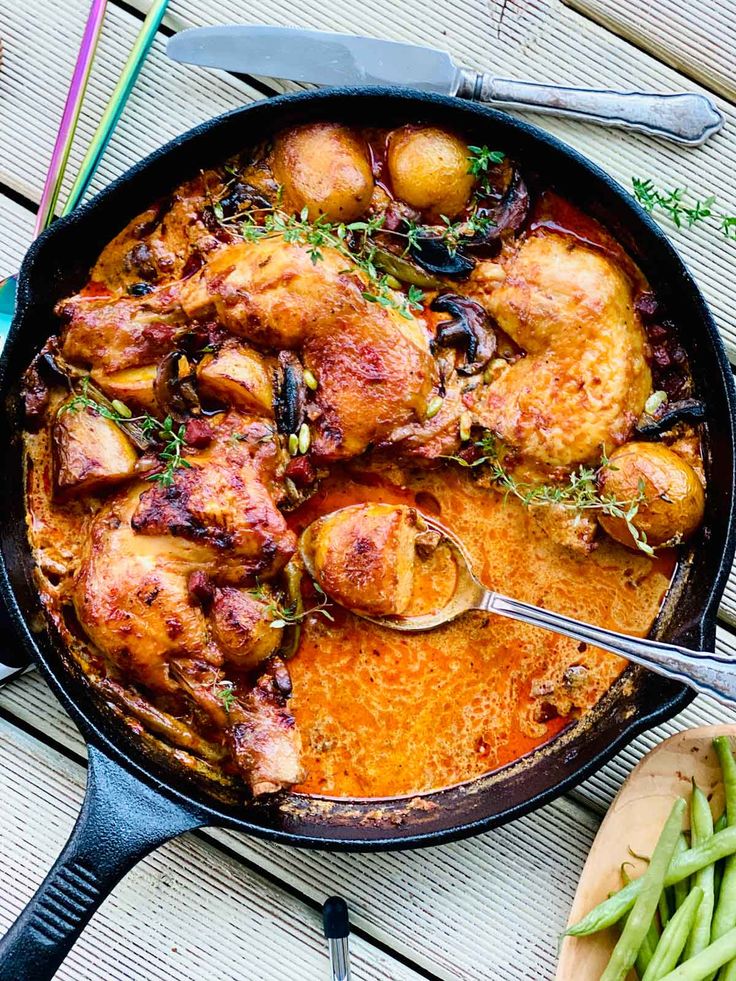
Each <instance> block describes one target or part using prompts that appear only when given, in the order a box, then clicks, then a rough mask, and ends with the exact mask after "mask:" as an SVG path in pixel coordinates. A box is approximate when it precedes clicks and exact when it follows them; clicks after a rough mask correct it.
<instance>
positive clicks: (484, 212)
mask: <svg viewBox="0 0 736 981" xmlns="http://www.w3.org/2000/svg"><path fill="white" fill-rule="evenodd" d="M529 203H530V201H529V190H528V188H527V186H526V182H525V181H524V179H523V178H522V176H521V174H520V173H519V171H518V170H515V171H514V174H513V176H512V178H511V181H510V182H509V185H508V187H507V188H506V191H505V193H504V195H503V197H502V198H500V200H499V201H498V202H497V203H496V204H495V205H493V206H491V207H488V206H483V207H480V208H478V211H477V214H478V216H479V217H480V218H487V219H488V220H489V221H488V226H487V228H486V230H485V231H483V232H480V233H478V234H476V235H474V236H472V238H468V239H465V240H463V243H462V248H463V249H464V250H467V251H475V250H478V251H482V250H485V249H488V247H489V246H493V247H494V250H495V248H496V247H497V246H498V243H499V242H500V240H501V238H502V236H503V234H504V232H511V233H513V234H517V233H518V232H519V230H520V229H521V228H522V227H523V225H524V222H525V221H526V219H527V216H528V214H529Z"/></svg>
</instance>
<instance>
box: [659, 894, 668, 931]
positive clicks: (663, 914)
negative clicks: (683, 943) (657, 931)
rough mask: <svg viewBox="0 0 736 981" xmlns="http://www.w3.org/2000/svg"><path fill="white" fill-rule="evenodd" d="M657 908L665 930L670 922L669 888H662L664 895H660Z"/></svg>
mask: <svg viewBox="0 0 736 981" xmlns="http://www.w3.org/2000/svg"><path fill="white" fill-rule="evenodd" d="M657 909H658V910H659V922H660V923H661V924H662V929H663V930H664V928H665V927H666V926H667V924H668V923H669V922H670V897H669V889H663V890H662V895H661V896H660V897H659V903H658V904H657Z"/></svg>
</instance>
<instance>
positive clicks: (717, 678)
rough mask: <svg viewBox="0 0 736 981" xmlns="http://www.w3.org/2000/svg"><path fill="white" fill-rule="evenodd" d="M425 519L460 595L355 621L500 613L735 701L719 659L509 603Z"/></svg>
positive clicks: (734, 676)
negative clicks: (429, 607)
mask: <svg viewBox="0 0 736 981" xmlns="http://www.w3.org/2000/svg"><path fill="white" fill-rule="evenodd" d="M422 518H423V520H424V521H425V522H426V524H427V525H428V527H429V528H431V529H433V530H434V531H436V532H438V533H439V534H440V536H441V543H440V544H444V545H446V546H447V547H448V548H449V549H450V551H451V552H452V556H453V559H454V561H455V565H456V567H457V583H456V587H455V592H454V593H453V595H452V596H451V597H450V599H449V601H448V602H447V603H446V604H445V606H444V607H442V609H440V610H438V611H436V612H434V613H428V614H424V615H420V616H406V617H404V616H385V617H372V616H367V615H364V614H361V613H357V612H356V616H362V617H363V619H365V620H370V621H371V622H373V623H377V624H380V625H381V626H382V627H389V628H390V629H392V630H403V631H407V632H419V631H426V630H433V629H434V628H435V627H439V626H441V625H442V624H444V623H450V622H451V621H452V620H456V619H457V618H458V617H459V616H460V615H461V614H463V613H467V612H468V611H470V610H483V611H485V612H487V613H497V614H498V615H499V616H504V617H509V618H510V619H512V620H519V621H521V622H522V623H528V624H531V625H532V626H534V627H542V628H543V629H544V630H552V631H554V632H555V633H558V634H563V635H564V636H565V637H572V639H573V640H579V641H584V642H585V643H586V644H594V645H595V646H596V647H602V648H603V649H604V650H606V651H611V652H612V653H613V654H619V655H620V656H621V657H625V658H627V659H628V660H629V661H633V662H634V663H635V664H641V665H643V666H644V667H645V668H649V669H650V670H651V671H654V672H656V673H657V674H661V675H664V677H665V678H672V679H673V680H674V681H679V682H681V683H682V684H685V685H688V686H689V687H690V688H692V689H693V690H694V691H697V692H700V693H702V694H705V695H712V696H713V697H714V698H716V699H718V701H720V702H724V703H726V704H728V703H734V702H736V662H734V661H732V660H730V659H728V658H722V657H717V656H716V655H715V654H710V653H708V652H707V651H690V650H688V649H687V648H685V647H677V646H676V645H674V644H664V643H662V642H661V641H658V640H650V639H648V638H643V637H631V636H629V635H627V634H619V633H617V632H616V631H614V630H606V629H605V628H603V627H595V626H593V625H592V624H590V623H584V622H583V621H581V620H575V619H573V617H568V616H564V615H563V614H562V613H555V612H553V611H552V610H545V609H543V608H542V607H539V606H534V605H533V604H532V603H522V602H521V601H520V600H515V599H510V598H509V597H508V596H503V595H501V593H496V592H493V590H491V589H486V587H485V586H484V585H483V584H482V583H480V582H479V581H478V579H476V577H475V575H474V574H473V569H472V563H471V560H470V557H469V556H468V554H467V552H466V551H465V547H464V546H463V544H462V542H461V541H460V540H459V539H458V538H457V537H456V536H455V535H454V534H453V533H452V532H451V531H449V530H448V529H447V528H445V527H444V526H443V525H441V524H439V523H438V522H437V521H434V520H433V519H432V518H430V517H428V516H427V515H426V514H422ZM316 524H317V522H313V523H312V524H311V525H309V526H308V527H307V528H306V529H305V530H304V532H303V533H302V537H301V540H300V551H301V554H302V558H303V559H304V564H305V566H306V567H307V571H308V572H309V574H310V575H311V576H312V578H313V579H315V580H316V581H317V582H319V577H318V576H317V575H316V572H315V569H314V566H313V563H312V558H311V549H310V547H309V546H310V540H311V536H310V531H311V530H312V529H314V528H315V525H316ZM353 612H355V611H353Z"/></svg>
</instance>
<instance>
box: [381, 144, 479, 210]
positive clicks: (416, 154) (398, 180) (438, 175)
mask: <svg viewBox="0 0 736 981" xmlns="http://www.w3.org/2000/svg"><path fill="white" fill-rule="evenodd" d="M468 156H469V154H468V147H467V145H466V144H465V143H463V141H462V140H460V139H458V137H457V136H454V135H453V134H452V133H448V132H447V130H444V129H439V128H438V127H436V126H403V127H402V128H401V129H397V130H395V131H394V132H393V133H392V134H391V136H390V138H389V145H388V169H389V173H390V174H391V182H392V184H393V190H394V193H395V194H396V196H397V197H398V198H401V200H402V201H406V203H407V204H410V205H411V206H412V207H413V208H417V209H418V210H419V211H423V212H425V214H426V215H427V216H428V217H430V218H438V217H439V216H440V215H445V216H446V217H447V218H454V217H456V216H457V215H458V214H459V213H460V212H461V211H462V210H463V209H464V208H465V207H467V204H468V201H469V200H470V193H471V191H472V190H473V183H474V181H475V178H474V177H473V175H472V174H469V173H468V166H469V165H468Z"/></svg>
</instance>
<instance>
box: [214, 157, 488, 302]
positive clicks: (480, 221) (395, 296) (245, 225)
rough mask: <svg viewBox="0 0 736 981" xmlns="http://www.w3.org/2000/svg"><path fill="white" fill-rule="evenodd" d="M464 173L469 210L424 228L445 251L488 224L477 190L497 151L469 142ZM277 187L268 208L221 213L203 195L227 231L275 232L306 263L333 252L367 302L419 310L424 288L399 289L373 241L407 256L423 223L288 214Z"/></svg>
mask: <svg viewBox="0 0 736 981" xmlns="http://www.w3.org/2000/svg"><path fill="white" fill-rule="evenodd" d="M468 149H469V151H470V156H469V157H468V161H469V171H468V172H469V173H471V174H473V175H474V176H475V177H476V178H477V180H478V187H477V189H476V195H475V199H474V202H473V207H472V208H471V211H470V214H469V215H468V216H467V217H466V218H465V219H463V220H460V221H455V222H453V221H451V220H450V219H449V218H448V217H446V216H445V215H441V216H440V222H441V224H439V225H436V226H432V227H431V228H430V229H429V231H430V234H432V235H433V236H434V237H436V238H439V239H441V240H442V241H443V242H444V243H445V245H446V246H447V248H448V250H449V252H450V253H454V252H455V251H456V250H457V248H458V247H459V245H460V244H461V241H462V240H463V239H465V238H468V237H473V236H476V235H483V234H485V233H487V232H488V230H489V229H490V228H491V226H492V225H493V220H492V219H491V218H490V216H488V215H483V214H481V213H479V211H478V207H477V205H478V201H477V198H478V194H481V195H482V194H484V193H487V192H488V190H489V179H490V174H489V172H490V168H491V167H492V166H493V165H494V164H498V163H500V162H501V161H502V160H503V159H504V154H503V153H502V152H501V151H500V150H489V148H488V147H487V146H483V147H469V148H468ZM227 173H228V174H229V175H230V180H229V181H228V182H227V184H226V185H225V191H227V189H228V187H229V186H230V184H231V183H232V181H233V180H234V179H235V177H236V176H237V172H236V171H235V170H234V169H233V168H230V169H229V170H227ZM282 190H283V189H282V188H281V187H279V193H278V194H277V197H276V203H275V205H274V206H272V207H268V208H266V207H258V206H253V205H249V206H248V207H246V208H244V209H243V210H241V211H237V212H235V213H234V214H231V215H226V214H225V209H224V207H223V204H222V200H223V198H215V197H213V195H212V194H210V195H209V199H210V208H211V210H212V214H213V215H214V217H215V219H216V220H217V222H218V223H219V224H220V225H222V226H223V227H224V228H227V229H228V231H229V232H231V233H235V234H238V233H239V234H240V236H241V237H242V238H243V239H244V240H245V241H246V242H257V241H260V240H261V239H264V238H273V237H276V236H280V237H281V238H283V239H284V241H285V242H290V243H292V244H297V245H302V246H305V247H306V250H307V253H308V254H309V256H310V258H311V260H312V262H314V263H315V264H316V263H318V262H320V261H321V260H322V259H323V258H324V253H323V249H325V248H330V249H334V250H335V251H337V252H338V253H339V254H340V255H342V256H343V257H344V258H345V259H346V260H348V261H349V262H350V263H351V266H353V267H357V268H358V269H360V270H361V271H362V272H363V274H364V275H365V277H366V279H367V280H368V283H369V288H368V289H366V290H364V291H363V298H364V299H365V300H367V301H368V302H370V303H378V304H379V305H381V306H384V307H388V308H392V309H395V310H397V311H398V312H399V313H400V314H401V316H403V317H405V318H406V319H408V320H410V319H411V317H412V312H413V311H421V310H422V307H423V301H424V293H423V292H422V290H420V289H419V287H417V286H410V287H409V288H408V290H407V292H406V293H405V294H402V293H399V292H398V289H399V287H400V284H399V283H397V282H396V281H395V280H394V279H393V277H392V276H390V275H389V274H386V273H383V272H382V271H381V270H380V268H379V264H378V263H377V262H376V253H377V251H378V248H379V246H378V243H377V242H376V235H377V234H378V233H380V234H381V235H384V236H391V237H392V238H395V239H399V240H401V242H402V246H403V247H402V252H401V255H402V256H406V255H408V253H409V252H410V251H411V249H412V248H416V247H417V246H418V245H419V244H420V242H421V239H422V238H423V237H424V236H426V235H427V232H428V227H427V226H423V225H420V224H419V223H418V222H416V221H411V220H410V221H406V222H405V223H404V224H403V225H402V227H401V228H396V229H393V228H391V229H389V228H386V227H385V221H386V216H385V215H383V214H379V215H373V216H371V217H369V218H366V219H364V220H361V221H352V222H333V221H330V219H329V218H327V216H326V215H318V216H317V217H316V218H314V219H310V217H309V211H308V209H307V208H302V210H301V212H300V213H299V214H298V215H294V214H290V213H289V212H287V211H284V209H283V208H282V207H281V201H282V193H281V192H282Z"/></svg>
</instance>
